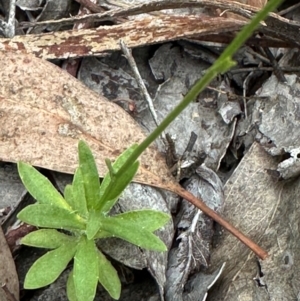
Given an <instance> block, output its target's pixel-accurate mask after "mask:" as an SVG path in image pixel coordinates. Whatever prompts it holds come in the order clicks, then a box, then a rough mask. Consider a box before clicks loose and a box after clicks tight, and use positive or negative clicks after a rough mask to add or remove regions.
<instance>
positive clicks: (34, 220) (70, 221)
mask: <svg viewBox="0 0 300 301" xmlns="http://www.w3.org/2000/svg"><path fill="white" fill-rule="evenodd" d="M18 219H20V220H21V221H23V222H25V223H27V224H30V225H34V226H37V227H45V228H58V229H66V230H72V229H75V230H76V229H77V230H84V229H85V223H84V221H83V219H82V218H81V217H80V216H79V215H77V214H76V213H74V212H71V211H69V210H66V209H63V208H60V207H55V206H51V205H46V204H34V205H29V206H27V207H25V208H24V209H23V210H22V211H21V212H19V214H18Z"/></svg>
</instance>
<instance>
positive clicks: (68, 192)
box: [64, 184, 74, 209]
mask: <svg viewBox="0 0 300 301" xmlns="http://www.w3.org/2000/svg"><path fill="white" fill-rule="evenodd" d="M64 198H65V200H66V202H67V203H68V204H69V205H70V207H71V208H72V209H73V203H74V199H73V198H74V197H73V187H72V185H70V184H68V185H66V187H65V189H64Z"/></svg>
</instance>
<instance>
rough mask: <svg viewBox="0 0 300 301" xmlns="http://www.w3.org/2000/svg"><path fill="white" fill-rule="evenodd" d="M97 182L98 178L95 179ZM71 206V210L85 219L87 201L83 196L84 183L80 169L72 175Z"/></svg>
mask: <svg viewBox="0 0 300 301" xmlns="http://www.w3.org/2000/svg"><path fill="white" fill-rule="evenodd" d="M97 181H98V182H99V178H97ZM72 188H73V204H72V208H73V209H74V210H75V211H76V212H78V213H79V214H80V215H82V216H84V217H87V215H88V209H87V201H86V195H85V190H86V187H85V183H84V178H83V174H82V171H81V168H77V169H76V172H75V174H74V178H73V183H72Z"/></svg>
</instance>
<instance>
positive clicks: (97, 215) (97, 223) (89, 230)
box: [86, 210, 102, 239]
mask: <svg viewBox="0 0 300 301" xmlns="http://www.w3.org/2000/svg"><path fill="white" fill-rule="evenodd" d="M101 216H102V213H101V212H99V211H94V210H90V213H89V217H88V221H87V225H86V236H87V238H88V239H92V238H94V236H95V235H96V234H97V232H98V231H99V229H100V227H101Z"/></svg>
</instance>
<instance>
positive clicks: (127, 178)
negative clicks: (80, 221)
mask: <svg viewBox="0 0 300 301" xmlns="http://www.w3.org/2000/svg"><path fill="white" fill-rule="evenodd" d="M138 168H139V162H138V161H136V162H134V163H133V164H132V165H131V166H130V167H129V168H128V169H127V170H126V171H125V172H124V173H122V174H121V175H116V176H115V178H114V179H113V180H112V181H111V185H110V186H108V188H107V191H106V193H105V195H104V197H105V199H104V200H103V201H100V202H99V206H98V207H97V209H98V210H100V211H101V212H103V213H104V214H106V213H108V212H109V211H110V210H111V208H112V207H113V206H114V204H115V203H116V202H117V200H118V197H119V196H120V195H121V193H122V192H123V191H124V189H125V188H126V187H127V186H128V184H129V183H130V182H131V181H132V179H133V178H134V176H135V174H136V172H137V171H138Z"/></svg>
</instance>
